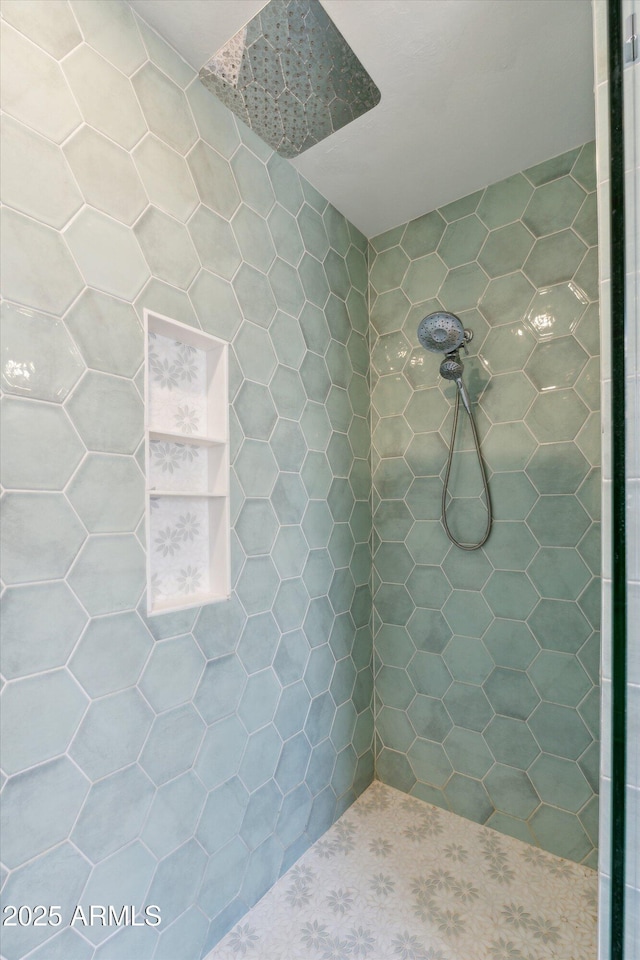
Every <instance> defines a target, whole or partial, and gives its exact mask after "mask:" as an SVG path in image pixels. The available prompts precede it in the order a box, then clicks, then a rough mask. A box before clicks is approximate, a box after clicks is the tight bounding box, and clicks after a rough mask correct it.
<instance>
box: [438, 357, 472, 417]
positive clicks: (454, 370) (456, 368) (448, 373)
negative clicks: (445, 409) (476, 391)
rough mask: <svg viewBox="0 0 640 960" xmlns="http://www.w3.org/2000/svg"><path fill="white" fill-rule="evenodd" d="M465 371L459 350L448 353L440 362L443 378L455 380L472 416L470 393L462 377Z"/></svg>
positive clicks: (461, 397) (465, 405)
mask: <svg viewBox="0 0 640 960" xmlns="http://www.w3.org/2000/svg"><path fill="white" fill-rule="evenodd" d="M463 371H464V364H463V362H462V360H461V359H460V355H459V353H458V351H457V350H454V351H453V353H449V354H447V356H446V357H445V358H444V360H443V361H442V363H441V364H440V376H441V377H442V379H443V380H455V382H456V385H457V387H458V390H459V391H460V399H461V400H462V402H463V404H464V408H465V410H466V411H467V413H468V414H469V416H472V414H471V401H470V400H469V394H468V393H467V388H466V387H465V385H464V381H463V379H462V373H463Z"/></svg>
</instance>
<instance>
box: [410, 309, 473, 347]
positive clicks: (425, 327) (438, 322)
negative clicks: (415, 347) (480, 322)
mask: <svg viewBox="0 0 640 960" xmlns="http://www.w3.org/2000/svg"><path fill="white" fill-rule="evenodd" d="M418 340H419V341H420V343H421V344H422V346H423V347H424V348H425V350H431V352H432V353H453V352H454V350H458V349H459V348H460V347H465V349H466V344H467V343H470V342H471V340H473V331H471V330H465V328H464V326H463V323H462V320H461V319H460V318H459V317H456V315H455V314H454V313H445V312H444V311H441V312H439V313H430V314H429V316H427V317H425V318H424V320H421V321H420V323H419V324H418Z"/></svg>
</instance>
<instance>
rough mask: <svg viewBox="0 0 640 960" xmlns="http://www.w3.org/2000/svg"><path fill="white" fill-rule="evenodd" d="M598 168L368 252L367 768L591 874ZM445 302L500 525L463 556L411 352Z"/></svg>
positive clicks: (378, 242)
mask: <svg viewBox="0 0 640 960" xmlns="http://www.w3.org/2000/svg"><path fill="white" fill-rule="evenodd" d="M593 166H594V157H593V151H592V145H591V144H587V145H586V146H585V147H583V148H582V149H577V150H573V151H570V152H569V153H568V154H565V155H563V156H561V157H558V158H554V159H553V160H551V161H549V162H548V163H546V164H542V165H539V166H538V167H536V168H534V169H533V170H529V171H524V172H523V173H521V174H516V175H515V176H513V177H509V178H508V179H507V180H504V181H502V182H500V183H497V184H493V185H492V186H489V187H487V188H486V190H484V191H480V192H479V193H476V194H473V195H472V196H470V197H466V198H463V199H462V200H460V201H456V202H455V203H453V204H449V205H448V206H447V207H445V208H443V209H442V210H439V211H434V212H433V213H430V214H427V215H425V216H424V217H420V218H419V219H418V220H413V221H411V222H410V223H408V224H405V225H403V226H401V227H397V228H395V229H394V230H391V231H388V232H387V233H385V234H383V235H382V236H380V237H375V238H374V239H373V240H372V241H371V247H370V258H371V272H370V288H369V290H370V294H369V295H370V310H371V356H372V370H371V388H372V394H371V395H372V414H371V416H372V441H373V447H372V473H373V498H374V554H373V565H374V586H375V593H374V614H375V624H376V627H375V639H374V649H375V663H376V697H377V714H376V722H377V731H378V737H379V749H378V756H377V774H378V776H379V777H380V778H381V779H382V780H384V781H386V782H387V783H389V784H390V785H392V786H395V787H397V788H399V789H401V790H405V791H406V792H410V793H413V794H415V795H416V796H421V797H423V798H425V799H428V800H429V801H430V802H431V803H436V804H438V805H440V806H443V807H445V808H447V809H450V810H452V811H453V812H454V813H459V814H462V815H463V816H467V817H471V818H472V819H477V820H480V821H481V822H482V823H485V824H488V825H489V826H493V827H495V829H497V830H502V831H505V832H507V833H512V834H513V835H514V836H518V837H520V838H526V839H527V840H528V841H529V842H534V843H538V844H540V846H542V847H544V848H546V849H548V850H550V851H552V852H554V853H558V854H560V855H561V856H567V857H570V858H572V859H576V860H579V861H582V862H584V863H587V864H589V865H591V866H594V865H595V863H596V853H595V848H594V843H595V839H594V837H593V833H592V832H590V831H589V830H588V828H587V823H589V822H590V819H589V818H590V816H591V813H590V811H591V808H592V805H593V803H594V802H597V798H595V794H594V788H595V785H594V783H593V780H592V779H591V780H590V779H588V778H587V776H586V773H584V772H583V768H585V769H588V766H589V765H588V763H587V758H588V756H589V755H590V752H591V750H592V748H593V746H594V740H597V737H598V728H597V723H596V725H595V726H593V725H591V726H588V725H587V724H586V723H585V720H584V717H585V716H586V715H587V714H586V713H585V711H586V710H587V708H588V704H589V703H590V702H591V699H592V698H593V697H594V696H595V695H596V687H594V684H597V682H598V677H597V671H596V672H595V674H594V672H593V670H592V671H591V672H590V671H589V665H590V664H592V663H593V656H594V654H593V649H594V644H595V646H596V647H597V646H598V644H599V634H598V632H597V631H598V628H599V594H598V589H597V581H598V577H597V572H598V568H597V561H596V566H595V568H594V567H593V565H592V564H593V559H594V557H595V556H597V555H596V554H594V550H596V549H597V546H596V544H597V540H598V537H599V523H598V521H599V497H598V495H597V490H598V489H599V458H598V453H597V443H596V444H594V443H593V442H591V440H590V434H589V433H588V429H589V426H588V425H589V418H590V413H591V411H594V413H595V416H596V418H597V411H598V409H599V373H598V368H597V364H598V353H599V337H598V304H597V302H595V301H594V297H595V293H594V290H593V288H592V287H591V286H590V285H589V283H588V282H587V280H586V279H585V278H586V277H587V274H586V272H585V271H586V270H587V268H588V264H589V257H590V256H591V255H592V254H593V255H594V256H595V255H596V251H595V248H594V246H593V244H594V243H595V242H596V240H595V233H594V229H593V226H594V218H595V210H594V206H593V201H594V197H595V194H594V192H593V188H594V185H595V184H594V182H593V176H592V174H593V169H592V168H593ZM585 170H587V171H588V172H589V173H590V174H591V176H589V175H586V176H585ZM442 309H444V310H449V311H451V312H453V313H455V314H458V315H460V317H461V319H462V320H463V322H464V324H465V326H468V327H471V328H472V329H473V331H474V339H473V341H472V343H471V344H470V345H469V352H470V356H469V359H468V360H466V361H465V366H466V370H465V373H466V377H467V383H468V386H469V390H470V393H471V398H472V400H473V401H474V402H475V404H476V417H477V422H478V429H479V432H480V436H481V442H482V449H483V454H484V458H485V462H486V464H487V467H488V471H489V486H490V489H491V495H492V502H493V507H494V514H495V522H494V525H493V531H492V533H491V536H490V538H489V540H488V541H487V543H486V544H485V546H484V547H483V548H482V549H481V550H479V551H478V552H477V553H472V554H470V553H464V552H462V551H460V550H458V549H457V548H456V547H455V546H452V545H451V544H450V543H449V541H448V540H447V539H446V537H445V536H444V535H443V532H442V528H441V525H440V523H439V515H440V494H441V483H442V480H441V478H442V473H443V467H444V462H445V458H446V450H447V445H448V443H449V436H450V430H451V405H452V401H453V399H454V393H453V391H452V387H451V385H450V384H446V383H445V382H443V381H441V380H440V381H439V378H438V371H437V362H436V360H435V358H434V357H432V356H431V355H429V354H427V353H425V351H423V350H422V349H421V348H419V347H417V346H416V328H417V324H418V322H419V321H420V319H422V317H423V316H426V315H427V314H428V313H430V312H432V311H434V310H442ZM590 364H593V365H594V367H593V372H592V373H591V374H590V375H588V374H587V373H586V371H587V370H588V369H590V367H589V365H590ZM589 377H590V378H591V379H589ZM592 382H593V388H592ZM470 440H471V438H470V433H469V431H468V427H467V424H466V422H463V424H462V431H461V436H460V438H459V441H458V448H457V453H456V457H455V459H454V466H453V471H452V487H451V493H452V496H453V500H452V502H451V504H450V508H449V509H450V516H451V519H452V522H453V524H454V533H457V535H458V536H460V535H462V538H463V539H473V538H474V537H475V536H476V531H477V532H480V531H481V530H482V529H483V527H484V522H485V521H484V512H483V509H481V508H480V502H479V500H478V497H479V493H480V490H481V485H480V477H479V475H478V472H477V466H476V463H475V460H474V454H473V452H472V451H470V449H469V444H470ZM593 492H595V496H594V495H592V493H593ZM594 596H595V598H596V599H595V601H594V602H592V599H593V597H594ZM587 613H588V614H589V615H588V616H587V615H586V614H587ZM407 760H408V763H407V762H406V761H407ZM585 765H586V766H585ZM551 784H556V785H557V789H555V790H552V789H551ZM568 837H570V838H571V842H569V841H568V840H567V838H568Z"/></svg>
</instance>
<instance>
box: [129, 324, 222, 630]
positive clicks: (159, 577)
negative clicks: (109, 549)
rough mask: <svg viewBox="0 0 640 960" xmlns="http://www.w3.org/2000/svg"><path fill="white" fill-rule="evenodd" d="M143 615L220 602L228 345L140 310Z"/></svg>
mask: <svg viewBox="0 0 640 960" xmlns="http://www.w3.org/2000/svg"><path fill="white" fill-rule="evenodd" d="M145 334H146V336H145V344H146V346H145V374H146V377H145V446H146V478H147V496H146V519H147V525H146V536H147V598H148V599H147V612H148V613H149V614H158V613H165V612H168V611H171V610H179V609H183V608H185V607H196V606H200V605H201V604H203V603H212V602H215V601H217V600H225V599H226V598H227V597H228V596H229V594H230V579H229V415H228V405H227V396H228V389H227V382H228V356H227V344H226V343H225V342H224V341H223V340H219V339H218V338H217V337H212V336H210V335H209V334H206V333H202V332H201V331H199V330H195V329H193V328H192V327H189V326H187V325H186V324H183V323H179V322H178V321H176V320H171V319H169V318H168V317H164V316H162V315H160V314H157V313H152V312H151V311H149V310H145Z"/></svg>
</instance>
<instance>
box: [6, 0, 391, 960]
mask: <svg viewBox="0 0 640 960" xmlns="http://www.w3.org/2000/svg"><path fill="white" fill-rule="evenodd" d="M2 13H3V17H4V22H3V23H2V27H3V51H2V62H3V84H2V93H3V98H4V104H3V105H4V108H5V110H6V115H5V117H4V120H3V141H2V150H3V155H2V174H3V192H4V203H5V208H4V224H3V231H4V232H3V243H2V260H3V263H2V268H3V269H2V274H3V284H4V291H3V293H4V296H5V297H6V300H5V301H4V305H3V319H2V327H3V343H2V349H3V368H2V373H3V386H4V389H5V392H6V394H7V395H6V396H5V397H4V399H3V401H2V433H3V440H4V451H3V452H4V456H3V464H2V483H3V486H4V488H5V491H6V492H5V493H4V502H3V510H4V513H3V523H4V525H5V528H4V533H5V538H4V540H5V543H6V548H5V550H4V554H3V563H4V566H3V577H4V583H5V584H6V589H5V590H4V595H3V616H4V625H3V650H2V671H3V674H4V677H5V679H6V681H7V682H6V685H5V687H4V690H3V695H2V696H3V703H2V712H3V721H4V722H3V726H2V735H3V738H4V747H3V751H2V757H3V763H4V768H5V773H6V775H7V777H8V779H7V780H6V782H5V783H4V786H3V792H2V800H3V804H2V816H3V831H2V833H3V839H4V840H5V841H6V842H5V843H4V844H3V855H4V858H5V867H6V868H7V869H8V870H9V874H8V878H6V871H5V873H3V881H4V880H5V878H6V882H5V887H4V897H5V899H4V902H5V903H17V904H22V903H30V904H35V903H36V902H37V903H43V904H49V903H52V904H60V905H61V907H62V910H63V914H64V929H62V930H61V931H60V932H58V931H56V929H55V928H54V927H37V926H35V927H34V926H30V927H13V928H11V927H7V928H5V929H4V930H3V937H2V940H3V956H4V955H6V957H7V958H8V960H18V958H19V957H22V956H24V955H25V954H26V953H29V952H30V951H35V952H33V953H31V954H30V955H31V956H32V957H33V958H34V960H37V958H39V957H40V958H45V957H47V958H49V960H50V958H51V957H53V956H54V955H55V956H59V957H64V958H65V960H67V958H71V957H77V958H81V957H82V958H83V960H85V958H90V957H95V958H96V960H108V958H112V960H113V958H115V957H119V958H128V960H131V958H132V957H136V958H137V960H142V958H145V957H151V956H152V954H153V955H155V956H156V957H158V958H159V957H169V958H171V960H177V958H186V957H189V958H191V960H193V958H196V957H199V956H201V955H203V954H204V953H206V952H208V949H209V948H210V946H211V945H212V944H213V943H215V942H216V941H217V939H218V938H219V937H220V935H221V934H222V933H224V932H225V931H226V930H227V929H228V927H229V926H230V925H232V924H233V923H234V922H235V920H236V919H237V918H238V917H239V916H240V915H241V914H242V913H243V912H244V911H245V910H246V908H247V907H248V906H250V905H251V904H253V903H254V902H255V901H256V900H257V899H258V898H259V897H261V896H262V894H263V893H264V892H265V891H266V889H267V888H268V887H269V886H270V885H271V883H272V882H273V881H274V880H275V879H276V878H277V876H278V874H279V873H280V871H281V870H283V869H285V868H286V867H288V866H289V865H290V864H291V863H292V862H293V861H294V860H295V859H297V857H298V856H299V855H300V854H301V853H302V851H303V850H304V849H306V847H307V846H308V845H309V843H310V842H312V841H313V840H315V839H316V838H317V837H318V836H319V835H320V834H321V833H323V832H324V830H325V829H326V828H328V827H329V826H330V825H331V823H332V822H333V820H334V819H335V818H336V817H337V816H338V815H339V814H340V813H341V812H342V810H343V809H344V808H345V807H346V806H348V805H349V804H350V803H351V802H352V800H353V799H354V798H355V797H356V795H357V794H358V793H359V792H361V791H362V790H363V789H364V788H365V787H366V786H367V785H368V784H369V782H370V781H371V779H372V776H373V754H372V749H371V746H372V733H373V716H372V710H371V702H372V694H371V690H372V672H371V651H372V647H371V628H370V616H371V593H370V583H369V581H370V576H371V553H370V542H369V541H370V533H371V507H370V492H371V481H370V466H369V460H368V457H369V444H370V428H369V423H368V413H369V389H368V382H367V376H368V363H369V351H368V343H367V333H368V313H367V304H366V294H367V261H366V253H367V241H366V239H365V238H364V237H363V236H362V235H361V234H360V233H359V232H358V231H357V230H355V229H354V228H353V227H352V226H351V225H350V224H348V223H347V221H346V220H345V219H344V217H342V216H341V215H340V214H339V213H338V212H337V211H336V210H335V209H334V208H333V207H331V206H329V205H328V204H327V202H326V201H325V200H324V199H323V198H322V197H321V196H320V195H319V194H318V193H317V191H315V190H314V189H313V188H312V187H311V186H310V185H309V184H308V183H306V182H305V181H304V180H302V178H300V177H299V176H298V174H297V173H296V171H295V170H294V169H293V168H292V167H291V166H290V165H289V164H288V163H287V161H285V160H283V159H281V158H279V157H278V156H276V155H273V154H272V151H271V150H269V149H267V148H266V147H265V145H264V144H263V143H262V141H261V140H259V139H258V138H257V137H256V136H255V134H253V133H252V132H251V131H250V130H248V129H247V128H246V127H244V126H243V125H242V124H240V123H238V124H236V121H235V119H234V117H233V116H232V114H231V113H229V111H228V110H227V109H226V108H225V107H223V106H222V105H221V104H220V103H219V102H218V101H217V100H216V99H215V97H213V96H212V95H211V94H210V93H208V92H207V91H206V90H205V89H204V87H203V86H202V84H201V83H200V81H199V80H198V79H197V77H196V76H195V74H194V72H193V71H192V70H191V69H190V68H189V67H188V66H187V65H186V64H185V63H184V62H183V61H182V60H181V59H180V58H179V57H178V56H177V55H176V54H175V53H174V52H173V51H172V50H171V49H170V48H169V47H168V46H167V45H166V44H165V43H164V42H163V41H162V40H161V39H160V37H159V36H158V35H157V34H155V33H154V32H153V31H151V30H150V29H149V28H148V27H147V26H146V25H145V24H144V23H143V22H142V21H140V20H138V19H136V18H135V16H134V15H133V14H132V12H131V9H130V8H129V6H128V5H127V4H124V3H115V2H109V3H103V2H99V3H88V2H86V0H78V2H75V0H74V2H71V3H64V2H56V3H42V4H33V3H32V2H31V0H29V2H23V0H11V2H7V3H3V5H2ZM144 307H148V308H150V309H151V310H153V311H157V312H158V313H161V314H165V315H168V316H170V317H174V318H176V319H177V320H180V321H182V322H184V323H186V324H191V325H193V326H202V328H203V329H204V330H205V331H207V332H209V333H212V334H214V335H216V336H219V337H221V338H223V339H225V340H228V341H230V342H231V350H230V354H231V356H230V381H231V389H230V400H231V402H232V407H231V441H232V451H231V457H232V471H231V473H232V479H231V483H232V491H231V496H232V503H231V506H232V522H233V524H234V532H233V534H232V540H233V542H232V581H233V584H234V586H235V590H234V592H233V595H232V599H231V600H230V601H229V602H227V603H221V604H218V605H212V606H207V607H203V608H201V609H200V610H193V611H191V610H189V611H185V612H181V613H176V614H168V615H165V616H161V617H155V618H149V619H147V618H146V617H145V605H144V598H143V587H144V553H143V547H142V544H143V543H144V537H143V530H142V528H141V523H142V516H143V490H144V485H143V475H142V468H143V448H142V446H141V441H142V435H143V410H142V389H143V381H142V371H141V364H142V357H143V338H142V326H141V315H142V309H143V308H144ZM167 469H170V463H169V464H168V466H167ZM76 903H78V904H85V905H86V904H90V903H94V904H96V903H105V904H108V903H113V904H120V903H127V904H129V903H130V904H136V905H141V904H145V903H157V904H158V905H160V906H161V909H162V918H163V919H162V924H161V926H160V927H159V928H154V927H143V928H141V927H136V928H133V927H129V928H123V929H120V930H116V931H115V934H114V928H113V927H111V928H108V927H105V928H102V927H98V926H93V927H91V928H84V929H83V930H82V935H81V931H80V928H79V926H78V925H76V926H74V927H73V928H69V926H68V921H69V919H70V907H71V906H72V905H73V904H76ZM47 938H51V939H50V940H48V941H47ZM44 941H47V942H46V943H44ZM41 944H42V946H40V945H41ZM154 951H155V953H154Z"/></svg>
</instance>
